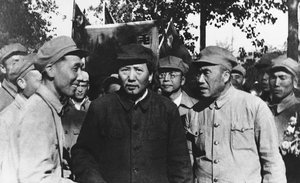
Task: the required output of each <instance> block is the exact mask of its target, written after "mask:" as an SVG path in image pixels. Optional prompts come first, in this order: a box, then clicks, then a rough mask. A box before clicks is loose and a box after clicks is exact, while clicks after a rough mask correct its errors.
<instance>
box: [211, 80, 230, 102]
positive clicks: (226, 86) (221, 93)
mask: <svg viewBox="0 0 300 183" xmlns="http://www.w3.org/2000/svg"><path fill="white" fill-rule="evenodd" d="M230 86H231V84H229V83H227V84H225V87H224V88H223V90H222V91H221V92H219V93H218V95H216V96H215V97H213V98H215V99H218V98H220V97H221V96H223V95H224V94H225V93H226V92H227V91H228V89H229V88H230Z"/></svg>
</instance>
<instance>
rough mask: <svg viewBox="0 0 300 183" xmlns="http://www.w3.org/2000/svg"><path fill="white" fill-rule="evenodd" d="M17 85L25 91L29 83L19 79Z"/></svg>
mask: <svg viewBox="0 0 300 183" xmlns="http://www.w3.org/2000/svg"><path fill="white" fill-rule="evenodd" d="M17 85H18V86H19V87H20V88H21V89H22V90H24V89H25V88H26V86H27V83H26V81H25V79H24V78H18V79H17Z"/></svg>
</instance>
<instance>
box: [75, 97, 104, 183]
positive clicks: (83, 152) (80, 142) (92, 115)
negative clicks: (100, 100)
mask: <svg viewBox="0 0 300 183" xmlns="http://www.w3.org/2000/svg"><path fill="white" fill-rule="evenodd" d="M97 121H99V120H97V115H96V111H95V106H94V103H93V102H92V104H91V105H90V107H89V110H88V112H87V115H86V118H85V120H84V123H83V125H82V128H81V131H80V134H79V137H78V139H77V142H76V144H75V145H74V147H73V148H72V150H71V154H72V155H71V157H72V167H73V172H74V174H75V177H76V180H77V181H78V182H84V183H105V180H104V179H103V177H102V175H101V174H100V171H99V165H98V163H97V162H96V160H95V157H94V156H93V155H94V154H95V153H97V152H98V149H99V148H98V144H97V143H96V140H97V139H98V138H99V136H98V127H97V126H98V125H97Z"/></svg>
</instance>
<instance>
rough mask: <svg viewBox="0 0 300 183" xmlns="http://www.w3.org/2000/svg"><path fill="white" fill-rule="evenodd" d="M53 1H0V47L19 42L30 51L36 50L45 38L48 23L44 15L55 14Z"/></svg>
mask: <svg viewBox="0 0 300 183" xmlns="http://www.w3.org/2000/svg"><path fill="white" fill-rule="evenodd" d="M56 9H57V6H56V4H55V1H53V0H1V1H0V47H2V46H3V45H6V44H8V43H11V42H20V43H22V44H24V45H26V46H28V47H30V48H32V49H36V48H38V47H39V46H40V45H41V44H42V43H43V42H44V41H46V40H49V39H50V38H51V37H48V36H47V33H48V32H51V31H52V30H53V29H51V28H50V25H51V23H50V21H49V19H46V18H51V17H43V15H45V14H50V13H56Z"/></svg>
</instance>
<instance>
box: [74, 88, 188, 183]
mask: <svg viewBox="0 0 300 183" xmlns="http://www.w3.org/2000/svg"><path fill="white" fill-rule="evenodd" d="M72 162H73V167H74V173H75V176H76V177H77V178H78V181H79V182H84V183H100V182H101V183H102V182H108V183H120V182H122V183H133V182H136V183H152V182H153V183H167V182H171V183H175V182H181V183H183V182H191V181H192V179H191V178H192V171H191V165H190V162H189V155H188V151H187V145H186V140H185V135H184V130H183V127H182V125H181V122H180V117H179V113H178V110H177V108H176V105H175V104H174V103H172V102H171V101H170V100H169V99H167V98H165V97H163V96H160V95H158V94H155V93H153V92H152V91H149V92H148V95H147V96H146V97H145V98H144V99H143V100H142V101H140V102H138V103H137V104H134V102H132V101H129V100H128V99H127V98H126V94H125V92H124V91H123V90H121V91H118V92H117V93H112V94H107V95H105V96H103V97H100V98H98V99H96V100H95V101H93V102H92V103H91V105H90V108H89V110H88V113H87V116H86V118H85V121H84V123H83V126H82V129H81V133H80V135H79V137H78V140H77V144H75V146H74V147H73V149H72Z"/></svg>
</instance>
